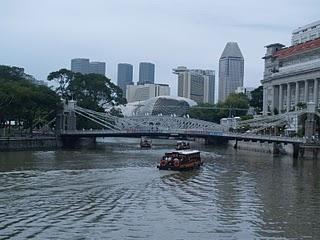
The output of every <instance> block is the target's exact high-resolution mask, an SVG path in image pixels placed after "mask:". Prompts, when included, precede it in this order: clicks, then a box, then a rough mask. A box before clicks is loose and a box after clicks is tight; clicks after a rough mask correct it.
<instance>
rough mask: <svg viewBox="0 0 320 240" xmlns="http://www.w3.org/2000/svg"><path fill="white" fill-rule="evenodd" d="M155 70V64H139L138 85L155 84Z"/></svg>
mask: <svg viewBox="0 0 320 240" xmlns="http://www.w3.org/2000/svg"><path fill="white" fill-rule="evenodd" d="M154 69H155V66H154V64H153V63H148V62H141V63H140V64H139V81H138V85H143V84H147V83H151V84H153V83H154Z"/></svg>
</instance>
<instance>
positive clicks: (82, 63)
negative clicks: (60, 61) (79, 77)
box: [71, 58, 89, 74]
mask: <svg viewBox="0 0 320 240" xmlns="http://www.w3.org/2000/svg"><path fill="white" fill-rule="evenodd" d="M71 71H72V72H75V73H81V74H88V73H89V59H88V58H74V59H72V60H71Z"/></svg>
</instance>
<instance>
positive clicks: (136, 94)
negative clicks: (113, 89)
mask: <svg viewBox="0 0 320 240" xmlns="http://www.w3.org/2000/svg"><path fill="white" fill-rule="evenodd" d="M169 95H170V88H169V85H167V84H144V85H127V90H126V98H127V101H128V102H135V101H144V100H147V99H149V98H152V97H158V96H169Z"/></svg>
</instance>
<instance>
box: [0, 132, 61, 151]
mask: <svg viewBox="0 0 320 240" xmlns="http://www.w3.org/2000/svg"><path fill="white" fill-rule="evenodd" d="M61 147H62V142H61V140H60V139H59V138H57V137H51V136H45V137H44V136H41V137H5V138H3V137H2V138H0V151H2V152H5V151H28V150H52V149H58V148H61Z"/></svg>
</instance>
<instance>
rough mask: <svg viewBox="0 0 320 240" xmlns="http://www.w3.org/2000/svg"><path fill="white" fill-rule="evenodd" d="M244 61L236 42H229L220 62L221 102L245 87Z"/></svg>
mask: <svg viewBox="0 0 320 240" xmlns="http://www.w3.org/2000/svg"><path fill="white" fill-rule="evenodd" d="M243 75H244V60H243V56H242V53H241V51H240V48H239V46H238V44H237V43H236V42H228V43H227V45H226V46H225V48H224V50H223V53H222V55H221V57H220V60H219V101H221V102H224V101H225V100H226V98H227V97H228V96H229V95H230V93H234V92H235V90H236V89H237V88H238V87H243Z"/></svg>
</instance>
